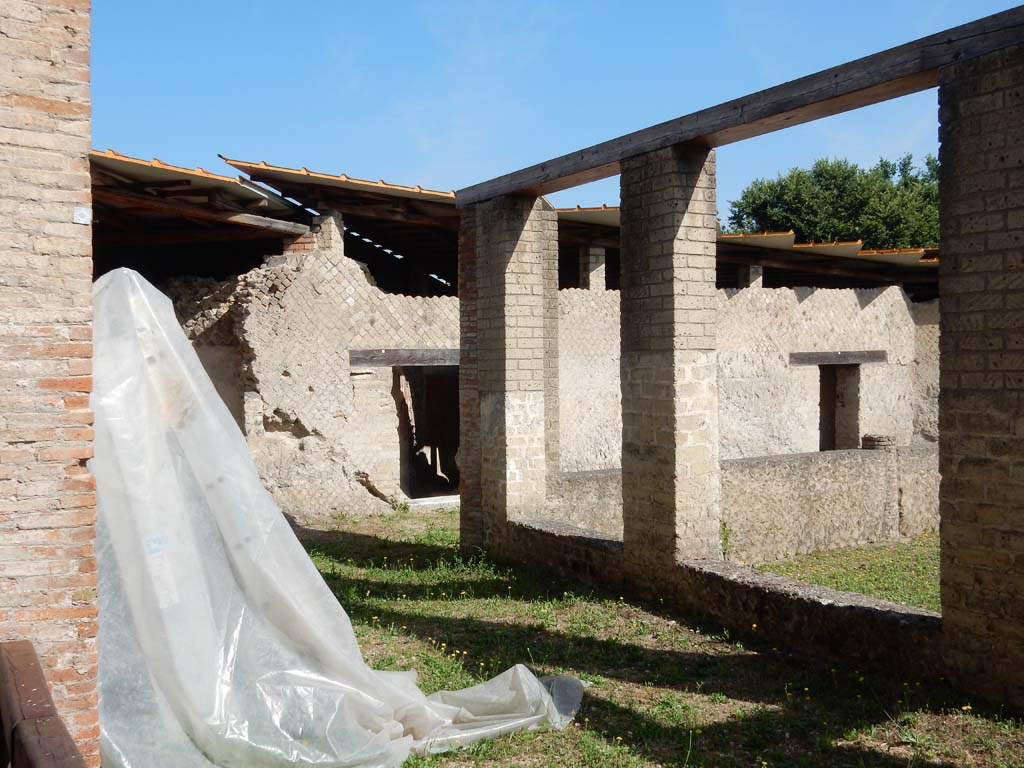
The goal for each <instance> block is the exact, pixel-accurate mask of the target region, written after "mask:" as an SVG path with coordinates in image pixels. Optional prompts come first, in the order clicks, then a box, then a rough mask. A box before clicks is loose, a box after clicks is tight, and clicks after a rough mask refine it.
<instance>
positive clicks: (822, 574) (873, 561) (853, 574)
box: [759, 533, 939, 611]
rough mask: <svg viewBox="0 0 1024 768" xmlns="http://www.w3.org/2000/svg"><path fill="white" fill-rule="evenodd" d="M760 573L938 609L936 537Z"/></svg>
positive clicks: (794, 561) (825, 555) (816, 557)
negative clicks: (774, 574)
mask: <svg viewBox="0 0 1024 768" xmlns="http://www.w3.org/2000/svg"><path fill="white" fill-rule="evenodd" d="M759 568H760V569H761V570H763V571H769V572H771V573H777V574H779V575H780V576H788V577H790V578H792V579H798V580H799V581H805V582H807V583H809V584H821V585H822V586H825V587H831V588H832V589H838V590H842V591H843V592H857V593H859V594H862V595H870V596H872V597H877V598H881V599H882V600H892V601H893V602H896V603H904V604H906V605H914V606H917V607H919V608H928V609H930V610H933V611H938V610H939V535H938V534H937V533H926V534H924V535H922V536H918V537H917V538H915V539H911V540H909V541H905V542H900V543H899V544H886V545H881V546H868V547H851V548H849V549H835V550H832V551H829V552H815V553H814V554H810V555H800V556H798V557H793V558H789V559H787V560H780V561H778V562H774V563H768V564H766V565H762V566H759Z"/></svg>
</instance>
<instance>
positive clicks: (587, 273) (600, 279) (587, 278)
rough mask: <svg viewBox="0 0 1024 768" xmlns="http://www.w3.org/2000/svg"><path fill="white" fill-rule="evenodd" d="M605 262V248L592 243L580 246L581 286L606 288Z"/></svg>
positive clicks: (591, 288) (592, 288)
mask: <svg viewBox="0 0 1024 768" xmlns="http://www.w3.org/2000/svg"><path fill="white" fill-rule="evenodd" d="M605 262H606V254H605V250H604V248H600V247H598V246H591V245H584V246H582V247H581V248H580V288H587V289H590V290H598V291H601V290H604V286H605Z"/></svg>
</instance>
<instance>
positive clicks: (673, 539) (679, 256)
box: [620, 146, 722, 577]
mask: <svg viewBox="0 0 1024 768" xmlns="http://www.w3.org/2000/svg"><path fill="white" fill-rule="evenodd" d="M621 184H622V208H621V215H622V230H621V242H622V251H621V252H622V283H621V286H622V287H621V294H622V296H621V302H622V310H621V321H622V330H621V334H622V335H621V342H622V354H621V359H620V365H621V380H622V496H623V540H624V543H625V553H626V565H627V567H628V568H631V569H634V570H635V571H636V572H637V573H646V574H647V575H648V577H650V575H652V574H658V573H661V572H664V570H665V569H667V568H668V567H670V566H672V565H673V564H674V563H675V562H676V561H677V560H678V559H680V558H687V557H713V558H720V557H721V556H722V549H721V544H720V531H719V527H720V512H719V503H718V502H719V479H718V443H719V438H718V384H717V370H716V357H715V354H716V353H715V348H716V341H715V334H716V299H715V236H716V234H717V227H718V222H717V219H716V209H715V154H714V151H711V150H707V149H702V148H693V147H686V146H677V147H670V148H668V149H664V150H658V151H655V152H650V153H648V154H646V155H643V156H641V157H637V158H632V159H630V160H627V161H625V162H623V164H622V177H621Z"/></svg>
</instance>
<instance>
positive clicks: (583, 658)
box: [304, 512, 1024, 768]
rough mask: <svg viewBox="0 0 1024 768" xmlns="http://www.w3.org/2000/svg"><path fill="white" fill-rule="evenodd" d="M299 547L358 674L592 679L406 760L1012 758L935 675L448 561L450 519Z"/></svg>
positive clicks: (1014, 738) (433, 516)
mask: <svg viewBox="0 0 1024 768" xmlns="http://www.w3.org/2000/svg"><path fill="white" fill-rule="evenodd" d="M304 538H306V539H307V541H308V544H307V546H308V548H309V550H310V552H311V554H312V557H313V560H314V562H315V563H316V565H317V567H318V568H319V569H320V571H321V573H322V574H323V576H324V578H325V579H326V580H327V583H328V584H329V585H330V586H331V588H332V589H333V590H334V592H335V594H337V595H338V598H339V600H340V601H341V603H342V605H343V606H344V607H345V609H346V610H347V611H348V613H349V615H350V616H351V617H352V620H353V624H354V626H355V628H356V632H357V635H358V637H359V641H360V644H361V646H362V649H363V652H364V654H365V655H366V657H367V659H368V660H369V662H370V663H371V664H373V665H374V666H376V667H379V668H387V669H416V670H418V671H419V673H420V683H421V685H422V686H423V687H424V689H426V690H427V691H433V690H438V689H442V688H457V687H462V686H466V685H471V684H473V683H476V682H479V681H480V680H482V679H484V678H487V677H490V676H492V675H494V674H496V673H498V672H500V671H502V670H503V669H505V668H507V667H509V666H510V665H512V664H514V663H516V662H525V663H526V664H527V665H528V666H530V667H531V668H532V669H533V670H534V671H535V672H537V673H539V674H548V673H571V674H575V675H578V676H579V677H581V678H583V679H585V680H587V681H589V682H591V683H592V685H591V687H589V688H588V689H587V693H586V696H585V698H584V703H583V708H582V710H581V712H580V714H579V716H578V718H577V720H576V722H575V723H574V724H573V725H572V726H571V727H569V728H568V729H566V730H564V731H538V732H532V733H522V734H517V735H514V736H512V737H508V738H502V739H498V740H495V741H488V742H483V743H480V744H478V745H476V746H474V747H473V748H471V749H468V750H466V751H463V752H455V753H450V754H448V755H441V756H435V757H430V758H413V759H412V760H410V762H409V763H408V764H407V765H409V766H418V767H422V766H432V767H437V768H441V767H444V768H447V767H449V766H460V767H463V766H488V767H497V766H510V765H515V766H536V767H538V768H539V767H541V766H550V767H551V768H576V767H578V766H613V767H622V768H639V767H646V766H673V767H678V766H687V767H689V766H706V767H707V768H712V767H714V768H719V767H724V768H731V767H734V766H735V767H739V766H743V767H744V768H746V767H748V766H753V767H754V768H768V767H769V766H771V767H776V766H787V767H788V766H797V767H800V766H829V767H830V768H832V767H838V768H844V767H849V768H865V767H867V766H874V767H877V768H897V767H898V768H907V766H960V765H971V766H981V767H985V768H1010V767H1011V766H1013V767H1015V768H1020V767H1021V766H1024V726H1022V725H1021V723H1020V722H1018V721H1017V720H1013V719H1010V718H1007V717H1004V716H1003V715H1002V714H1001V713H1000V712H998V711H994V712H993V711H984V710H982V708H981V706H980V705H979V704H978V703H977V702H970V701H968V700H966V699H965V698H963V697H962V696H959V695H957V694H955V693H954V692H952V691H951V690H949V689H948V688H946V687H945V686H943V685H942V684H941V682H939V683H928V682H925V681H919V680H913V679H909V680H901V679H899V678H897V677H894V676H892V675H880V674H872V673H869V672H867V671H864V670H858V669H851V668H846V667H836V668H830V667H828V666H820V665H816V664H813V663H810V662H809V661H808V660H807V659H806V658H801V657H789V656H787V655H785V654H784V653H782V652H781V651H777V650H774V649H772V648H770V647H767V646H766V647H750V645H749V644H748V645H747V646H744V645H740V644H738V643H735V642H731V641H730V640H729V639H728V635H727V634H726V633H717V632H715V631H714V630H713V629H709V628H706V627H699V626H695V625H690V624H687V623H685V622H683V621H679V620H678V617H676V618H673V617H672V616H670V615H667V614H665V613H662V612H658V611H652V610H648V609H645V608H643V607H639V606H637V605H632V604H630V603H629V602H627V601H625V600H623V599H621V598H619V597H618V596H616V595H600V594H596V593H593V592H591V591H589V590H586V589H583V588H581V587H579V586H578V585H573V584H569V583H565V582H554V581H552V580H551V579H550V578H547V577H546V576H545V575H544V574H543V573H537V572H535V571H534V570H532V569H521V570H516V571H513V570H509V569H506V568H502V567H499V566H496V565H494V564H493V563H491V562H488V561H487V560H486V559H483V558H476V557H474V558H465V557H463V556H462V555H461V554H460V553H459V550H458V537H457V518H456V516H455V515H454V514H453V513H451V512H432V513H419V512H417V513H415V514H412V513H405V514H402V513H397V512H396V513H393V514H390V515H387V516H385V517H380V518H371V519H367V520H362V521H346V522H345V530H344V531H338V532H334V533H320V534H315V535H314V534H311V533H310V532H308V531H307V532H304ZM972 705H973V706H972Z"/></svg>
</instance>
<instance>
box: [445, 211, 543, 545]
mask: <svg viewBox="0 0 1024 768" xmlns="http://www.w3.org/2000/svg"><path fill="white" fill-rule="evenodd" d="M464 215H465V212H464ZM471 215H472V216H474V217H475V226H474V227H473V231H474V232H475V241H476V242H475V248H474V249H473V252H474V253H475V256H472V257H471V256H470V246H469V243H468V234H466V233H464V235H463V237H462V245H463V246H464V248H465V252H464V253H463V254H461V255H460V263H461V264H462V265H464V266H466V265H471V263H472V261H475V263H476V269H475V273H476V275H475V283H476V291H475V295H466V294H462V293H460V303H461V305H462V307H463V308H462V312H463V315H462V317H463V337H462V355H463V361H464V362H463V365H465V363H466V362H470V363H471V364H475V365H476V367H477V373H476V378H477V387H478V393H479V395H478V397H479V401H478V403H477V404H476V406H475V407H476V411H475V413H470V414H466V413H464V414H463V422H462V423H463V427H464V431H463V435H462V440H463V441H465V440H466V439H467V437H468V435H467V431H469V430H474V429H475V431H476V435H478V439H479V443H478V446H479V447H478V449H477V450H478V451H479V454H480V465H479V466H480V469H479V477H480V502H479V507H478V509H479V512H478V513H477V512H476V510H474V509H472V508H470V509H468V510H467V509H464V510H463V513H462V514H463V520H464V525H465V526H466V527H467V528H468V529H470V530H471V529H472V527H473V516H474V515H476V514H478V515H479V523H480V531H481V533H482V535H481V537H482V540H483V543H484V544H485V545H486V546H488V547H491V546H493V545H494V544H495V543H499V544H500V540H501V538H502V535H503V533H504V529H505V524H506V522H507V521H509V520H514V519H516V518H520V519H522V518H527V517H533V516H536V515H537V513H539V512H540V511H541V509H542V508H543V505H544V499H545V484H546V481H547V465H548V462H549V456H548V439H547V437H548V435H549V434H550V432H551V431H552V430H554V432H555V433H556V435H557V430H558V420H557V392H558V379H557V367H556V368H555V372H552V370H551V369H552V365H551V359H552V355H554V360H555V363H556V364H557V335H556V334H555V332H553V330H552V327H551V322H550V321H551V317H552V315H554V317H555V318H556V319H557V311H558V304H557V279H558V273H557V270H558V221H557V217H556V214H555V211H554V209H553V208H552V207H551V206H550V205H549V204H548V203H547V202H546V201H544V200H543V199H538V198H527V197H501V198H497V199H495V200H489V201H486V202H484V203H480V204H478V205H475V206H473V207H472V213H471ZM465 228H466V227H465V226H464V229H465ZM461 287H462V285H461V279H460V289H461ZM469 325H475V328H476V334H475V338H474V337H473V336H472V335H469V334H467V330H469V328H468V326H469ZM464 380H465V375H464ZM552 391H553V393H554V395H555V398H554V402H553V403H552V404H551V405H552V407H554V408H555V409H556V410H555V411H554V414H551V413H550V412H549V411H548V409H547V408H546V407H545V399H546V398H547V397H548V396H549V395H550V394H551V392H552ZM467 396H468V393H467ZM473 407H474V405H473V403H472V402H471V401H468V400H467V401H464V402H463V408H464V409H467V408H468V409H472V408H473ZM463 444H464V445H465V442H464V443H463ZM556 445H557V443H556ZM555 455H556V457H557V448H555ZM464 498H465V496H464Z"/></svg>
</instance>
